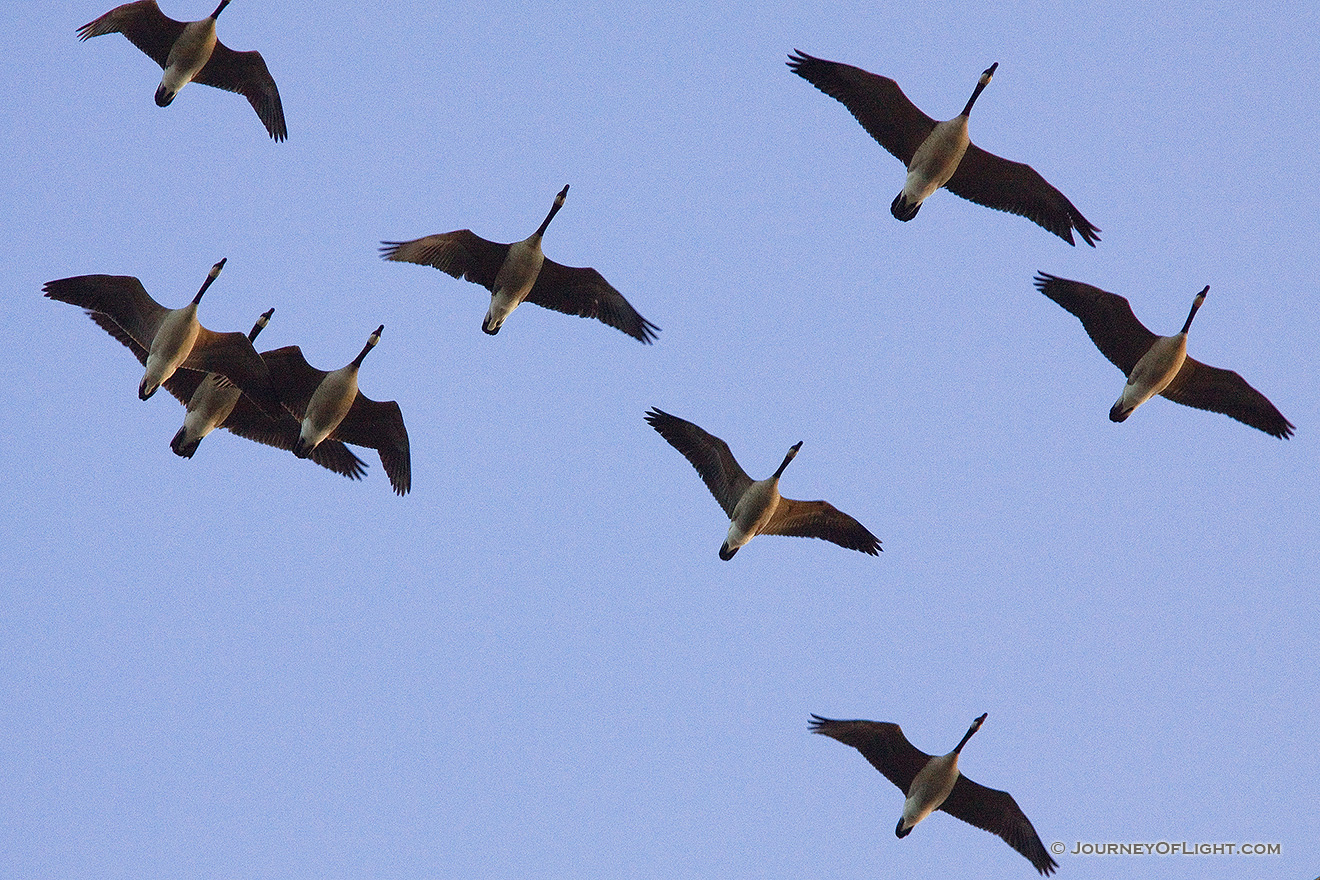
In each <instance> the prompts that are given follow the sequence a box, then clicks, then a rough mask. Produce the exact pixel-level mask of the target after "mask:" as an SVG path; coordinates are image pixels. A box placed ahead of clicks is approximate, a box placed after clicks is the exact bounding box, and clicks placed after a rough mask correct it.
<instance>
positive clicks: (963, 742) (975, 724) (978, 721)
mask: <svg viewBox="0 0 1320 880" xmlns="http://www.w3.org/2000/svg"><path fill="white" fill-rule="evenodd" d="M989 714H990V713H989V712H986V713H985V714H984V715H982V716H981V717H980V718H978V719H976V720H975V721H973V722H972V726H971V727H969V728H967V732H966V733H964V734H963V738H962V740H961V741H959V743H958V745H957V747H956V748H955V749H954V750H953V753H954V754H955V755H956V754H958V753H959V752H961V751H962V748H963V746H965V745H967V741H968V740H969V739H971V738H972V734H974V733H976V732H977V731H978V730H980V729H981V724H982V723H983V722H984V721H985V719H986V716H987V715H989Z"/></svg>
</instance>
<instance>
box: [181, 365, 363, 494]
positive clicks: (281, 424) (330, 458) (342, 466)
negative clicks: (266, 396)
mask: <svg viewBox="0 0 1320 880" xmlns="http://www.w3.org/2000/svg"><path fill="white" fill-rule="evenodd" d="M175 375H178V374H177V373H176V374H175ZM220 427H222V428H224V429H226V430H228V431H232V432H233V433H235V434H237V435H238V436H239V437H242V438H244V439H246V440H252V441H255V442H257V443H264V444H265V445H267V446H274V447H275V448H277V449H283V450H286V451H288V450H291V449H293V446H294V444H295V443H297V442H298V434H299V433H300V432H301V431H302V424H301V423H300V422H299V421H298V420H297V419H295V418H294V417H293V416H291V415H289V414H288V413H287V412H286V413H285V414H284V416H283V417H282V418H279V419H271V418H269V417H268V416H266V414H265V413H263V412H262V411H261V410H260V409H258V408H257V405H256V404H254V403H252V401H250V400H248V399H247V398H246V397H240V398H239V399H238V403H236V404H235V405H234V409H233V412H231V413H230V414H229V415H228V417H226V418H225V420H224V421H223V422H222V423H221V424H220ZM311 459H312V461H314V462H316V463H317V464H319V465H320V466H321V467H323V468H325V469H327V470H331V471H334V472H335V473H337V474H342V475H343V476H345V477H348V478H349V479H351V480H360V479H362V475H363V474H365V473H366V469H367V465H366V463H365V462H364V461H362V459H360V458H358V457H357V456H356V455H354V454H353V452H352V451H351V450H350V449H349V448H348V447H347V446H345V445H344V444H343V443H342V442H340V441H339V440H334V439H331V438H329V437H327V438H326V439H325V440H322V441H321V442H320V443H318V444H317V446H316V448H315V449H313V450H312V454H311Z"/></svg>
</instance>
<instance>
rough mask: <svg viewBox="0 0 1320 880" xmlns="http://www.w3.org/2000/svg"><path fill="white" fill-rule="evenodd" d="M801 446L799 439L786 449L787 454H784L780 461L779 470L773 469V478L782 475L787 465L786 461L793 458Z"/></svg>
mask: <svg viewBox="0 0 1320 880" xmlns="http://www.w3.org/2000/svg"><path fill="white" fill-rule="evenodd" d="M801 448H802V441H801V440H799V441H798V442H797V443H795V444H793V446H792V447H791V448H790V449H789V450H788V454H787V455H785V456H784V460H783V461H782V462H780V464H779V470H777V471H775V476H774V479H776V480H777V479H779V478H780V477H782V476H783V475H784V468H786V467H788V463H789V462H790V461H792V460H793V457H794V456H795V455H797V454H798V450H799V449H801Z"/></svg>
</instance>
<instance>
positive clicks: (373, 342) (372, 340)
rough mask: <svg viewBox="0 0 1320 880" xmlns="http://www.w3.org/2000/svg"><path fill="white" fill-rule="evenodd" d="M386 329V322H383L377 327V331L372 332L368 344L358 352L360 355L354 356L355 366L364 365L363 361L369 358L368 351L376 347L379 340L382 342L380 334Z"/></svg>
mask: <svg viewBox="0 0 1320 880" xmlns="http://www.w3.org/2000/svg"><path fill="white" fill-rule="evenodd" d="M384 329H385V325H384V324H381V325H380V326H379V327H377V328H376V332H375V333H373V334H371V338H369V339H368V340H367V344H366V345H364V346H362V350H361V351H360V352H358V356H357V357H355V358H353V366H355V367H360V366H362V362H363V361H364V360H366V358H367V353H368V352H370V351H371V350H372V349H373V348H375V347H376V343H377V342H380V334H381V332H382V331H383V330H384Z"/></svg>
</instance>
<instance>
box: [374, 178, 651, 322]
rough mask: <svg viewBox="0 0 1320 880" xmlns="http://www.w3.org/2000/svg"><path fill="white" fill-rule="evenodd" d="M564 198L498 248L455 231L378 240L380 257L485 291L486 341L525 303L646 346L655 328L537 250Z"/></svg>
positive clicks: (584, 271) (590, 275)
mask: <svg viewBox="0 0 1320 880" xmlns="http://www.w3.org/2000/svg"><path fill="white" fill-rule="evenodd" d="M567 196H568V184H564V188H563V189H561V190H560V191H559V195H557V196H555V203H554V204H553V205H551V206H550V213H548V214H546V215H545V219H544V220H542V221H541V225H540V227H538V228H537V230H536V231H535V232H533V233H532V234H531V235H530V236H528V237H527V238H526V239H524V240H523V241H519V242H514V243H513V244H498V243H496V242H493V241H487V240H486V239H484V238H481V237H480V236H478V235H475V234H474V233H473V232H472V230H470V229H459V230H457V231H455V232H442V233H440V234H438V235H428V236H426V237H425V238H418V239H414V240H413V241H382V242H381V249H380V251H381V254H380V255H381V258H382V259H385V260H395V261H397V262H402V263H418V264H420V265H423V266H434V267H435V268H437V269H439V270H440V271H442V272H447V273H449V274H450V275H452V276H454V277H455V278H466V279H467V280H468V281H474V282H476V283H477V284H480V285H481V286H482V287H484V288H486V289H487V290H489V291H490V293H491V296H490V309H489V311H487V312H486V318H485V320H484V321H482V322H481V329H482V330H483V331H485V332H486V333H489V334H490V335H491V336H494V335H495V334H496V333H499V332H500V326H501V325H503V324H504V322H505V321H506V320H507V319H508V317H509V315H511V314H513V310H514V309H516V308H518V304H519V303H521V302H523V301H524V300H526V301H527V302H531V303H536V304H537V305H538V306H544V307H545V308H547V309H554V310H555V311H556V312H564V313H565V314H568V315H578V316H580V317H583V318H596V319H598V320H600V321H603V322H604V323H606V324H608V325H610V326H611V327H614V328H615V329H617V330H622V331H623V332H624V333H627V334H628V335H629V336H631V337H632V338H633V339H637V340H640V341H641V342H644V343H650V342H651V341H652V340H654V339H655V334H656V332H657V331H659V329H660V328H659V327H657V326H655V325H654V324H652V323H651V322H650V321H648V320H646V319H645V318H643V317H642V316H641V315H639V314H637V310H636V309H634V308H633V307H632V306H631V305H629V303H628V301H627V300H626V299H624V298H623V294H621V293H619V292H618V291H617V290H615V289H614V288H613V287H612V286H610V283H609V282H608V281H606V280H605V278H604V277H603V276H602V275H601V274H600V273H599V272H597V271H596V270H595V269H591V268H575V267H573V266H562V265H560V264H559V263H556V262H555V261H554V260H547V259H546V258H545V254H544V253H543V252H542V251H541V236H543V235H545V230H546V227H548V226H549V225H550V221H551V220H553V219H554V218H555V214H557V213H558V212H559V209H560V208H562V207H564V199H565V197H567Z"/></svg>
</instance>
